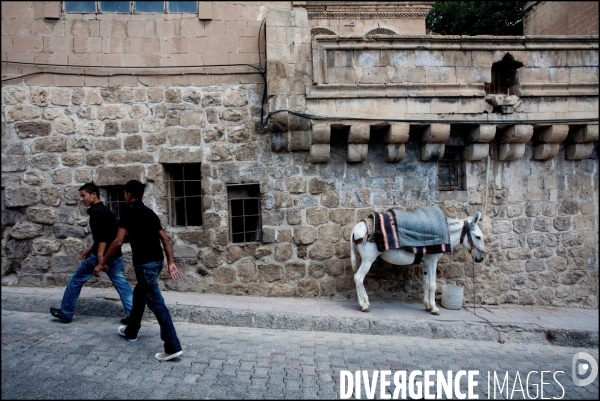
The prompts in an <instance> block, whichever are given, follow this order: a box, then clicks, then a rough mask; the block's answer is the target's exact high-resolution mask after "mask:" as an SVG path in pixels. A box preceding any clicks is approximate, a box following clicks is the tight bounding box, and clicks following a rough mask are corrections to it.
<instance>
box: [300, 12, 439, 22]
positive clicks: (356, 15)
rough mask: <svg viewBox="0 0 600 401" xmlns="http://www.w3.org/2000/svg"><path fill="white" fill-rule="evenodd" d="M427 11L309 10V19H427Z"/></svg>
mask: <svg viewBox="0 0 600 401" xmlns="http://www.w3.org/2000/svg"><path fill="white" fill-rule="evenodd" d="M425 18H427V13H422V12H416V13H411V12H391V13H385V12H383V13H382V12H328V11H317V12H309V13H308V19H349V20H353V19H425Z"/></svg>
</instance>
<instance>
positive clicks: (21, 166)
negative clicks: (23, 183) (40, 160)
mask: <svg viewBox="0 0 600 401" xmlns="http://www.w3.org/2000/svg"><path fill="white" fill-rule="evenodd" d="M25 160H26V159H25V156H21V155H4V156H2V171H3V172H5V173H10V172H17V171H25Z"/></svg>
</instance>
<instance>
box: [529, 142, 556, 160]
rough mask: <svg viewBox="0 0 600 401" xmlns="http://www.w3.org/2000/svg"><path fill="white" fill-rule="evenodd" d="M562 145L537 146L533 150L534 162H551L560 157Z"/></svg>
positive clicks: (543, 144) (545, 144)
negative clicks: (557, 156)
mask: <svg viewBox="0 0 600 401" xmlns="http://www.w3.org/2000/svg"><path fill="white" fill-rule="evenodd" d="M559 148H560V145H559V144H558V143H542V144H539V145H535V148H534V149H533V160H550V159H554V158H555V157H556V155H558V150H559Z"/></svg>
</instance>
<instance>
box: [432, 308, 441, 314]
mask: <svg viewBox="0 0 600 401" xmlns="http://www.w3.org/2000/svg"><path fill="white" fill-rule="evenodd" d="M431 314H432V315H439V314H440V310H439V309H435V310H432V311H431Z"/></svg>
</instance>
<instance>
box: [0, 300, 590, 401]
mask: <svg viewBox="0 0 600 401" xmlns="http://www.w3.org/2000/svg"><path fill="white" fill-rule="evenodd" d="M118 325H119V324H118V320H117V319H114V318H102V317H87V316H86V317H82V318H81V319H79V320H78V321H77V322H73V323H71V324H68V325H67V324H62V323H60V322H58V321H57V320H55V319H53V318H52V317H51V316H50V315H49V314H42V313H27V312H13V311H2V399H15V398H17V399H18V398H22V399H51V398H53V399H55V398H63V399H76V398H87V399H92V398H94V399H108V398H121V399H124V398H129V399H133V398H135V399H149V398H150V399H161V398H171V399H180V398H187V399H198V398H228V399H259V398H271V399H276V398H320V399H332V398H339V396H340V394H339V391H340V371H341V370H348V371H351V372H355V371H356V370H367V371H369V376H370V375H371V374H372V372H373V371H374V370H390V371H392V373H394V372H395V371H400V370H406V371H408V372H410V371H414V370H421V371H424V370H428V369H431V370H442V371H446V370H452V371H453V372H454V373H456V372H457V371H459V370H479V376H477V377H476V380H478V386H477V387H476V388H475V394H478V395H479V397H480V398H487V391H488V386H487V374H488V373H487V372H488V371H490V372H492V373H491V374H492V378H493V372H494V371H495V372H496V373H497V374H498V378H499V380H500V381H501V380H503V378H504V375H505V373H506V372H507V371H508V372H509V380H508V383H509V387H508V398H511V395H512V398H514V399H522V398H523V393H522V392H521V391H520V390H521V387H520V383H521V382H522V385H523V389H525V391H527V388H526V386H527V384H526V377H527V374H528V373H529V372H530V371H538V372H540V371H550V372H551V373H547V374H546V376H545V377H544V382H545V383H548V384H544V394H543V395H544V397H556V398H560V397H561V395H562V391H563V390H562V389H561V386H562V387H564V398H563V399H596V398H597V397H598V378H596V380H595V381H594V382H593V383H592V384H590V385H588V386H585V387H578V386H575V385H574V384H573V381H572V380H571V359H572V357H573V355H574V354H575V353H576V352H581V351H583V352H587V353H589V354H591V355H592V356H593V357H594V358H596V360H597V359H598V350H597V349H594V350H592V349H580V348H569V347H557V346H548V345H543V346H532V345H521V344H510V343H506V344H499V343H496V342H485V341H461V340H429V339H418V338H411V337H398V336H378V335H361V334H339V333H325V332H314V331H313V332H305V331H284V330H270V329H256V328H239V327H223V326H205V325H199V324H190V323H176V328H177V331H178V334H179V336H180V339H181V342H182V345H183V348H184V350H185V353H184V355H183V357H182V358H180V359H179V360H178V361H170V362H162V363H160V362H158V361H156V360H155V359H154V356H153V355H154V353H155V352H159V351H162V342H161V340H160V336H159V328H158V325H157V324H156V323H151V324H148V323H147V322H144V323H143V326H142V330H141V331H140V335H139V337H138V341H137V342H135V343H129V342H127V341H125V340H124V339H123V338H121V337H119V336H118V334H117V333H116V330H117V327H118ZM556 371H563V372H564V373H557V374H556V376H555V377H556V379H557V380H554V379H553V375H554V373H555V372H556ZM517 372H519V375H520V379H521V381H520V382H519V381H517V380H515V379H516V373H517ZM370 377H371V376H370ZM407 377H408V375H407ZM421 378H422V377H421ZM388 379H390V377H388ZM557 381H558V383H559V384H560V385H558V384H557ZM539 384H540V375H539V374H532V375H531V376H530V379H529V394H530V396H531V397H534V395H535V392H536V391H539V389H540V386H539ZM536 385H537V386H536ZM513 388H514V389H515V391H514V392H513ZM492 390H493V387H492ZM461 391H463V392H465V393H466V382H465V383H463V382H461ZM496 391H497V393H496V398H503V397H506V395H507V394H506V387H505V389H504V390H503V393H504V396H502V395H500V391H499V389H498V388H497V390H496ZM393 392H394V385H393V380H392V384H391V385H390V387H389V388H388V394H392V395H393ZM490 392H492V391H490ZM432 393H434V394H435V386H434V389H433V391H432ZM361 395H362V398H363V399H364V398H366V397H365V392H364V389H363V391H362V394H361ZM540 395H541V394H540ZM492 396H493V392H492ZM525 396H526V397H527V393H526V392H525ZM375 397H376V398H379V397H380V393H379V386H377V391H376V392H375ZM538 398H541V397H539V396H538Z"/></svg>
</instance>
